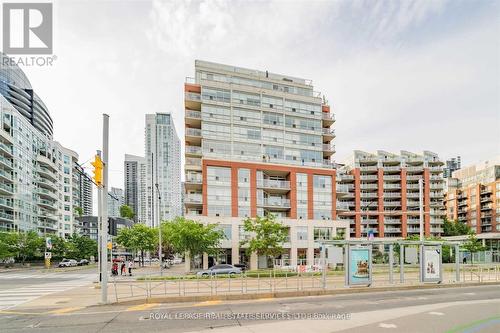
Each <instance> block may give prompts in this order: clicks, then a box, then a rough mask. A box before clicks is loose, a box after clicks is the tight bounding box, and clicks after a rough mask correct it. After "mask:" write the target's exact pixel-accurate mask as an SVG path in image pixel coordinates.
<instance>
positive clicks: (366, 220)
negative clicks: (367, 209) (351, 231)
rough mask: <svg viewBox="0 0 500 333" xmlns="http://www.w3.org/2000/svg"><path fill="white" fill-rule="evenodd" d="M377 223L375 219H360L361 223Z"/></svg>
mask: <svg viewBox="0 0 500 333" xmlns="http://www.w3.org/2000/svg"><path fill="white" fill-rule="evenodd" d="M374 223H378V220H377V219H362V220H361V224H374Z"/></svg>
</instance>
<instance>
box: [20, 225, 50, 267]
mask: <svg viewBox="0 0 500 333" xmlns="http://www.w3.org/2000/svg"><path fill="white" fill-rule="evenodd" d="M13 237H14V239H13V241H14V243H15V245H14V253H15V254H16V257H18V258H19V259H21V262H22V264H23V265H24V263H25V261H26V259H28V258H33V257H36V256H40V255H41V254H40V249H41V248H42V247H43V245H44V242H45V240H44V239H43V238H42V237H40V236H38V234H37V233H36V231H33V230H30V231H27V232H19V233H14V234H13Z"/></svg>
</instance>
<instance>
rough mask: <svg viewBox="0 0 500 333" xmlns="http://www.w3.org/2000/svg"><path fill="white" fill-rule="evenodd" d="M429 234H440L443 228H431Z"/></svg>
mask: <svg viewBox="0 0 500 333" xmlns="http://www.w3.org/2000/svg"><path fill="white" fill-rule="evenodd" d="M431 232H437V233H441V232H444V230H443V228H432V227H431Z"/></svg>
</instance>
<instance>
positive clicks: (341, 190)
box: [335, 184, 349, 195]
mask: <svg viewBox="0 0 500 333" xmlns="http://www.w3.org/2000/svg"><path fill="white" fill-rule="evenodd" d="M335 192H337V195H345V194H347V193H349V187H348V186H347V185H346V184H335Z"/></svg>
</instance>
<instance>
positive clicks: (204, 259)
mask: <svg viewBox="0 0 500 333" xmlns="http://www.w3.org/2000/svg"><path fill="white" fill-rule="evenodd" d="M203 269H208V254H207V253H203Z"/></svg>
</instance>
